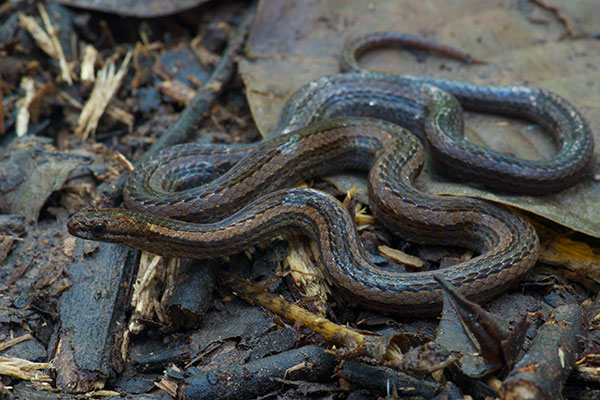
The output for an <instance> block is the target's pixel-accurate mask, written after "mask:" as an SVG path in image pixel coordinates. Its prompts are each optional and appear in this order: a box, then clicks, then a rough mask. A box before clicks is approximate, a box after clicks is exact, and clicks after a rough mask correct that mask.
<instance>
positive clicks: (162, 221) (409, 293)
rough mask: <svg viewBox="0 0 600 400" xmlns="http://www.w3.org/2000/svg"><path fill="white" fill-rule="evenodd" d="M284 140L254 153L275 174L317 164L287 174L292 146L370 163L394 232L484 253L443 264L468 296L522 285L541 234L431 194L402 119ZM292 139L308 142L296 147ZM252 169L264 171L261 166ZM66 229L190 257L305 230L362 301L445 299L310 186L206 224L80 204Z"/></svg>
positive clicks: (329, 159)
mask: <svg viewBox="0 0 600 400" xmlns="http://www.w3.org/2000/svg"><path fill="white" fill-rule="evenodd" d="M285 139H286V140H282V137H281V136H279V137H275V138H273V139H271V140H269V141H266V142H264V143H262V144H261V146H260V147H258V148H256V149H255V151H254V152H255V153H259V154H261V155H265V154H270V157H273V158H274V159H275V160H274V161H273V162H272V163H271V170H270V171H269V174H270V175H273V176H274V177H279V176H283V177H285V178H290V176H291V174H292V173H293V172H297V173H298V174H299V175H298V176H302V175H304V173H305V172H310V171H311V170H312V169H313V168H314V167H313V166H312V165H311V164H309V163H304V164H303V165H295V166H294V167H295V168H294V169H293V172H292V173H290V172H289V171H291V169H290V166H289V165H287V164H285V163H277V162H276V160H277V157H278V155H280V154H286V153H289V152H292V151H294V152H296V153H295V154H294V157H291V158H292V159H297V158H299V159H302V158H301V155H302V154H304V152H303V151H304V150H306V149H309V148H310V150H311V154H318V159H319V162H322V163H324V165H337V167H343V168H351V169H359V170H360V169H367V170H370V173H369V182H370V199H371V208H372V209H373V210H374V212H375V215H376V216H377V218H378V220H379V221H381V222H382V223H383V224H385V225H386V226H387V227H389V228H390V229H391V230H393V232H394V233H396V234H398V235H400V236H401V237H405V238H408V239H409V240H412V241H417V242H426V243H432V242H433V243H452V244H455V245H462V246H466V247H469V248H471V249H472V250H474V251H476V252H478V253H480V254H481V255H480V256H478V257H475V258H473V259H471V260H469V261H466V262H463V263H460V264H457V265H455V266H453V267H451V268H446V269H444V270H442V271H440V272H441V273H442V276H443V277H444V278H446V279H447V280H448V281H450V282H451V283H453V284H454V285H456V286H457V287H460V289H461V290H462V291H463V293H465V294H466V295H467V296H471V297H473V298H476V299H480V300H485V299H489V298H490V297H492V296H493V295H495V294H497V293H499V292H500V291H502V290H505V289H506V288H507V287H508V286H510V285H512V284H514V283H515V282H517V281H518V279H519V278H521V277H522V275H523V274H524V273H525V272H526V271H527V270H528V269H529V268H530V267H531V265H533V263H535V260H536V258H537V251H538V247H539V242H538V239H537V236H536V233H535V231H534V230H533V228H532V227H531V225H530V224H529V223H527V222H526V221H525V220H524V219H523V218H522V217H520V216H519V215H518V214H514V213H511V212H509V211H507V210H505V209H504V208H502V207H499V206H495V205H493V204H489V203H486V202H483V201H479V200H475V199H468V198H454V197H437V196H434V197H431V196H428V195H425V194H423V193H421V192H419V191H418V190H416V189H415V188H414V187H413V186H412V182H413V180H414V178H415V177H416V176H417V175H418V173H419V171H420V170H421V167H422V165H423V161H424V152H423V146H422V144H421V142H420V141H419V140H418V139H417V138H416V137H415V136H414V135H412V134H410V132H408V131H405V130H404V129H402V128H400V127H398V126H397V125H394V124H390V123H387V122H383V121H378V120H370V119H364V118H359V119H345V120H330V121H328V122H327V123H324V124H317V125H312V126H311V127H310V128H308V129H303V130H299V131H295V132H293V133H290V134H289V137H287V138H285ZM290 143H296V147H301V148H302V149H294V150H291V149H290V146H291V145H290ZM299 144H302V146H299ZM309 144H310V146H309ZM303 146H304V147H303ZM270 157H269V158H270ZM315 157H316V156H315ZM296 162H297V161H296ZM260 166H262V164H261V165H260ZM304 168H306V169H304ZM254 174H260V168H258V169H257V170H256V171H255V172H254ZM244 179H247V178H244ZM244 182H245V180H244ZM440 216H441V218H440ZM69 231H70V232H71V233H73V234H76V235H78V236H81V237H84V238H86V239H92V240H105V241H110V242H120V243H124V244H127V245H129V246H133V247H136V248H139V249H142V250H147V251H150V252H152V253H158V254H164V255H169V256H175V257H189V258H209V257H218V256H222V255H224V254H232V253H236V252H239V251H241V250H243V249H245V248H247V247H249V246H252V245H255V244H257V243H259V242H261V241H263V240H266V239H269V238H272V237H274V236H276V235H280V234H284V235H288V234H290V233H302V234H305V235H308V236H309V237H311V238H313V239H314V240H316V241H317V244H318V248H319V249H320V257H319V258H320V259H321V260H322V265H323V266H324V268H325V272H326V276H327V277H328V279H329V280H330V281H331V282H332V283H333V284H334V285H335V286H336V287H339V288H341V289H342V290H343V291H344V292H346V293H347V294H350V295H352V296H353V297H354V298H356V299H358V300H359V302H360V303H361V304H364V305H365V306H368V307H370V308H377V309H382V310H385V311H387V312H395V313H401V314H421V315H426V314H430V313H432V312H434V311H436V310H439V308H440V306H441V303H440V301H441V300H440V299H441V286H440V284H439V283H438V282H437V281H435V280H434V279H433V276H432V274H431V273H430V272H421V273H399V272H390V271H385V270H382V269H380V268H378V267H377V266H376V265H374V264H373V262H372V261H371V257H370V256H369V254H368V253H367V252H366V251H365V249H364V247H363V246H362V244H361V242H360V241H359V239H358V236H357V232H356V228H355V226H354V224H353V221H352V218H351V217H350V215H349V213H348V212H347V210H346V209H345V208H344V207H343V206H342V205H341V204H340V203H339V202H338V201H337V200H336V199H335V198H333V197H331V196H329V195H327V194H324V193H321V192H318V191H315V190H311V189H285V190H278V191H274V192H271V193H269V194H267V195H265V196H262V197H260V198H258V199H256V200H255V201H254V202H252V203H250V205H247V206H246V207H244V208H242V209H241V210H240V211H238V212H236V213H234V214H233V215H230V216H229V217H226V218H225V219H223V220H220V221H218V222H213V223H207V224H198V223H189V222H182V221H176V220H173V219H170V218H163V217H156V216H150V215H149V214H141V213H136V212H131V211H123V210H112V211H107V210H93V209H87V210H81V211H79V212H78V213H77V214H75V215H74V216H73V218H72V219H71V221H70V222H69Z"/></svg>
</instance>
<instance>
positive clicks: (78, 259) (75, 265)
mask: <svg viewBox="0 0 600 400" xmlns="http://www.w3.org/2000/svg"><path fill="white" fill-rule="evenodd" d="M83 248H84V241H83V240H80V239H78V240H77V248H76V250H75V252H74V255H73V259H72V262H71V265H70V266H69V269H68V275H69V276H70V277H71V279H72V281H73V285H72V286H71V287H70V288H69V289H67V290H66V291H65V293H64V294H63V295H62V297H61V300H60V323H61V329H60V332H59V344H58V347H57V351H56V354H55V357H54V359H55V361H54V363H55V367H56V371H57V377H56V383H57V385H58V386H59V387H61V388H62V389H63V390H67V391H72V392H87V391H90V390H94V389H98V388H101V387H103V386H104V381H105V380H106V379H107V378H108V377H110V376H111V375H113V368H115V367H118V365H119V362H120V361H119V360H120V359H121V358H120V354H119V352H118V351H117V350H116V349H117V348H118V347H117V346H118V343H117V342H118V338H119V336H120V334H121V331H122V329H123V328H124V327H125V326H126V325H125V323H124V321H125V318H124V311H125V307H126V304H127V303H126V300H125V299H126V297H127V290H128V288H130V287H131V275H132V271H131V268H130V266H131V265H133V263H132V260H131V259H130V258H129V257H128V254H129V250H128V249H127V248H126V247H123V246H120V245H115V244H109V243H100V244H98V246H97V248H96V250H95V251H94V252H93V253H91V254H82V251H83V250H82V249H83Z"/></svg>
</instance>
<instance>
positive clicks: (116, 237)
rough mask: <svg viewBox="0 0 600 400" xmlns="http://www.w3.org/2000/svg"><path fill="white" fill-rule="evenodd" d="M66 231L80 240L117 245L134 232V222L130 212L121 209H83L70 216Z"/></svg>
mask: <svg viewBox="0 0 600 400" xmlns="http://www.w3.org/2000/svg"><path fill="white" fill-rule="evenodd" d="M67 229H68V231H69V233H70V234H71V235H73V236H77V237H80V238H82V239H88V240H99V241H103V242H117V243H118V242H123V241H125V240H127V238H130V237H131V236H130V235H131V234H134V233H135V232H136V222H135V220H134V218H133V215H132V213H131V212H129V211H125V210H122V209H104V210H97V209H93V208H84V209H81V210H79V211H77V212H76V213H75V214H73V216H71V218H70V219H69V222H67Z"/></svg>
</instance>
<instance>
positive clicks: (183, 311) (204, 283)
mask: <svg viewBox="0 0 600 400" xmlns="http://www.w3.org/2000/svg"><path fill="white" fill-rule="evenodd" d="M217 265H218V264H217V263H216V262H210V260H209V261H208V262H207V261H206V260H202V261H191V260H186V261H183V262H182V264H181V266H180V269H179V277H178V278H177V279H176V283H175V285H173V287H172V288H171V289H170V291H169V294H168V296H167V299H166V306H167V309H168V318H169V326H170V327H171V328H175V327H178V326H180V327H185V328H197V327H198V326H200V324H201V322H202V319H203V317H204V314H205V313H206V310H207V309H208V306H209V304H210V303H209V302H210V299H211V297H212V291H213V288H214V286H215V280H216V279H217V274H216V270H215V267H216V266H217Z"/></svg>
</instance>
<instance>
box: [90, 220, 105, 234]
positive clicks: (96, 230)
mask: <svg viewBox="0 0 600 400" xmlns="http://www.w3.org/2000/svg"><path fill="white" fill-rule="evenodd" d="M104 232H106V225H105V224H104V223H103V222H98V223H96V224H94V225H93V226H92V234H93V235H94V236H102V235H103V234H104Z"/></svg>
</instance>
